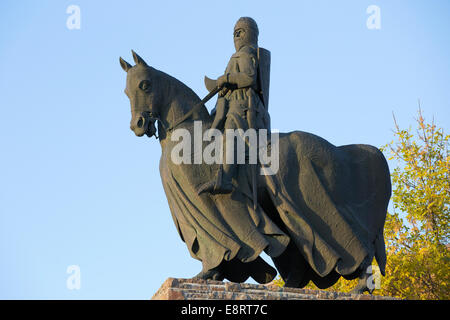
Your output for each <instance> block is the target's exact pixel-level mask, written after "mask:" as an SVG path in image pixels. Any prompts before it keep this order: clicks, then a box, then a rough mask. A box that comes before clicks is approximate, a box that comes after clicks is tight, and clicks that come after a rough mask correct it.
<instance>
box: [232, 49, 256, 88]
mask: <svg viewBox="0 0 450 320" xmlns="http://www.w3.org/2000/svg"><path fill="white" fill-rule="evenodd" d="M238 65H239V70H240V72H233V73H227V74H226V77H227V82H228V83H230V84H233V85H236V86H237V87H238V88H245V87H256V86H257V60H256V57H255V56H254V55H252V54H242V55H241V56H240V57H239V60H238Z"/></svg>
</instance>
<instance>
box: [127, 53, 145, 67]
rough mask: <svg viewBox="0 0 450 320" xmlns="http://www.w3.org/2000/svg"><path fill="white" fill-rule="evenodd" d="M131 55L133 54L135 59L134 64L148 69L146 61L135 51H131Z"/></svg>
mask: <svg viewBox="0 0 450 320" xmlns="http://www.w3.org/2000/svg"><path fill="white" fill-rule="evenodd" d="M131 53H132V54H133V59H134V62H136V64H142V65H144V66H146V67H148V65H147V63H146V62H145V61H144V59H142V58H141V57H140V56H139V55H138V54H137V53H136V52H134V51H133V50H131Z"/></svg>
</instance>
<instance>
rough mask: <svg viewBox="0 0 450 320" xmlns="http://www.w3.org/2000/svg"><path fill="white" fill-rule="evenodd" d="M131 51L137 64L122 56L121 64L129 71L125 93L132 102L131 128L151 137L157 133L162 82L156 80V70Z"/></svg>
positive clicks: (138, 133) (139, 133) (139, 134)
mask: <svg viewBox="0 0 450 320" xmlns="http://www.w3.org/2000/svg"><path fill="white" fill-rule="evenodd" d="M131 52H132V54H133V59H134V62H135V63H136V65H135V66H131V65H130V64H129V63H128V62H126V61H125V60H123V59H122V58H120V66H121V67H122V69H123V70H125V71H126V73H127V86H126V88H125V94H126V95H127V96H128V98H129V99H130V104H131V122H130V129H131V130H133V132H134V133H135V134H136V135H137V136H138V137H141V136H143V135H144V134H146V135H147V136H149V137H151V136H152V135H154V134H155V133H156V128H155V120H156V118H157V117H158V114H159V110H158V108H159V106H160V105H161V103H162V98H163V97H162V92H161V90H159V89H160V88H159V86H160V83H159V81H155V80H156V79H155V74H156V70H155V69H153V68H152V67H150V66H148V65H147V63H146V62H145V61H144V60H143V59H142V58H141V57H140V56H138V55H137V54H136V53H135V52H134V51H131Z"/></svg>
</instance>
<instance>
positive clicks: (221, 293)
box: [152, 278, 394, 300]
mask: <svg viewBox="0 0 450 320" xmlns="http://www.w3.org/2000/svg"><path fill="white" fill-rule="evenodd" d="M393 299H394V298H391V297H382V296H373V295H369V294H350V293H342V292H328V291H323V290H311V289H294V288H280V287H278V286H276V285H272V284H268V285H257V284H249V283H234V282H221V281H212V280H192V279H175V278H168V279H167V280H166V281H165V282H164V283H163V285H162V286H161V288H159V290H158V291H157V292H156V293H155V294H154V295H153V297H152V300H393Z"/></svg>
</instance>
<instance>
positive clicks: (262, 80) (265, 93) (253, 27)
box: [234, 17, 270, 132]
mask: <svg viewBox="0 0 450 320" xmlns="http://www.w3.org/2000/svg"><path fill="white" fill-rule="evenodd" d="M240 28H242V29H244V30H245V31H246V36H245V37H244V39H242V41H243V43H241V44H240V45H252V46H253V47H255V48H256V49H257V52H258V87H259V92H258V93H259V95H260V97H261V100H262V102H263V104H264V107H265V109H266V112H265V116H264V118H265V119H264V122H265V126H266V128H267V129H268V130H269V132H270V116H269V112H268V109H269V87H270V51H269V50H267V49H264V48H261V47H259V46H258V36H259V29H258V25H257V24H256V21H255V20H254V19H252V18H250V17H241V18H239V20H238V21H237V22H236V25H235V26H234V32H236V30H238V29H240ZM235 46H239V44H238V45H236V43H235ZM236 49H237V48H236Z"/></svg>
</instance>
